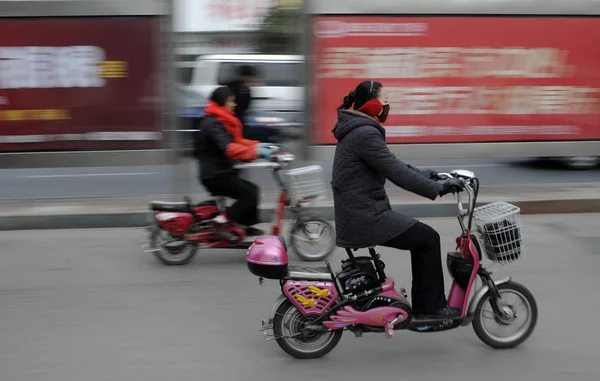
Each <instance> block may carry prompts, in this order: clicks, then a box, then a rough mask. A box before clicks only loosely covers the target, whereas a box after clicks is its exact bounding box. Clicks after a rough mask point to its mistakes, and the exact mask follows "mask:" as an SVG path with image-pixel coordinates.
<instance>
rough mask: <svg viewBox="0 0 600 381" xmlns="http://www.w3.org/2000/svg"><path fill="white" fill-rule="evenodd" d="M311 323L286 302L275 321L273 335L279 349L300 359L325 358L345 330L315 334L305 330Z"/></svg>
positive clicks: (280, 308) (278, 310) (280, 307)
mask: <svg viewBox="0 0 600 381" xmlns="http://www.w3.org/2000/svg"><path fill="white" fill-rule="evenodd" d="M307 324H310V321H309V320H308V319H307V318H306V317H305V316H304V315H302V314H301V313H300V311H298V309H297V308H296V307H295V306H294V305H293V304H292V303H291V302H290V301H289V300H286V301H284V302H283V303H282V304H281V306H279V308H278V309H277V312H276V314H275V317H274V319H273V334H274V335H275V338H276V340H277V344H279V347H281V349H283V350H284V351H285V352H286V353H287V354H289V355H290V356H293V357H295V358H298V359H316V358H319V357H323V356H325V355H326V354H327V353H329V352H331V350H333V348H335V346H336V345H337V344H338V343H339V342H340V339H341V338H342V334H343V333H344V331H343V330H341V329H338V330H335V331H331V330H330V331H324V332H314V331H307V330H303V328H304V327H305V326H306V325H307Z"/></svg>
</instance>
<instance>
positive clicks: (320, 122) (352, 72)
mask: <svg viewBox="0 0 600 381" xmlns="http://www.w3.org/2000/svg"><path fill="white" fill-rule="evenodd" d="M312 39H313V54H314V61H313V62H314V66H313V73H314V74H313V75H314V77H313V80H314V84H315V87H314V91H315V92H314V99H315V102H314V104H315V115H314V116H315V117H316V120H317V122H316V125H315V127H314V129H313V130H314V135H313V141H314V143H316V144H332V143H335V139H334V138H333V136H332V134H331V130H332V128H333V126H334V124H335V121H336V109H337V107H338V106H340V105H341V103H342V100H343V97H344V96H345V95H347V94H348V92H350V91H352V90H354V88H355V87H356V85H358V84H359V83H360V82H361V81H364V80H374V81H379V82H381V83H382V84H383V85H384V87H386V88H387V90H388V93H389V102H390V110H391V111H390V116H389V117H388V120H387V121H386V123H385V125H384V126H385V128H386V131H387V140H388V142H389V143H444V142H448V143H449V142H453V143H457V142H498V141H550V140H554V141H560V140H563V141H564V140H596V139H600V113H599V112H600V70H599V67H600V23H599V22H598V19H596V18H556V17H552V18H533V17H515V18H510V17H383V16H381V17H369V16H354V17H345V16H342V17H337V16H336V17H317V18H315V19H314V20H313V23H312Z"/></svg>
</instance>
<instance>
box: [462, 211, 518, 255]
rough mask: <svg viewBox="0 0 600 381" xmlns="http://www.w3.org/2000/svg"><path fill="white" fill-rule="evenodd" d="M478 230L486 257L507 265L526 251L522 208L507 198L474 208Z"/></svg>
mask: <svg viewBox="0 0 600 381" xmlns="http://www.w3.org/2000/svg"><path fill="white" fill-rule="evenodd" d="M473 223H474V225H475V233H476V236H477V238H478V239H479V242H480V243H481V250H482V251H483V252H484V253H485V256H486V257H487V258H488V259H489V260H491V261H493V262H496V263H500V264H507V263H510V262H514V261H516V260H518V259H520V258H521V257H522V256H523V253H524V247H523V236H522V234H521V209H520V208H519V207H517V206H515V205H512V204H509V203H506V202H504V201H498V202H493V203H490V204H487V205H483V206H479V207H477V208H475V210H474V211H473Z"/></svg>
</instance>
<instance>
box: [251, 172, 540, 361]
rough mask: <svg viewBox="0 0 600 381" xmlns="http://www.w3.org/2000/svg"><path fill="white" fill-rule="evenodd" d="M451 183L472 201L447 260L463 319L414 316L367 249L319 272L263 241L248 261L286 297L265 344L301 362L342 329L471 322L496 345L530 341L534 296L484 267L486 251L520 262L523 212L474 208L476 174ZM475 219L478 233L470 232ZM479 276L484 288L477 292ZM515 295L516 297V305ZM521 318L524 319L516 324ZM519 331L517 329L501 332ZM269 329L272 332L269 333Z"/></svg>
mask: <svg viewBox="0 0 600 381" xmlns="http://www.w3.org/2000/svg"><path fill="white" fill-rule="evenodd" d="M448 178H458V179H461V180H462V182H463V184H464V190H465V191H466V193H467V194H468V196H469V206H468V209H467V210H465V209H464V208H463V205H462V202H461V200H460V193H459V194H458V200H457V204H458V209H459V212H458V221H459V223H460V226H461V229H462V233H461V235H460V236H459V237H458V238H457V239H456V250H455V251H453V252H450V253H448V255H447V266H448V271H449V273H450V275H451V277H452V279H453V283H452V286H451V288H450V294H449V296H448V304H449V306H450V307H455V308H458V309H460V311H461V315H460V318H456V319H442V320H437V319H436V320H417V319H415V318H414V317H413V315H412V310H411V305H410V303H409V302H408V300H407V296H406V292H405V290H404V289H401V290H400V292H398V291H396V289H395V284H394V280H393V279H391V278H388V277H387V275H386V274H385V271H384V268H385V264H384V263H383V261H381V259H380V255H379V254H377V253H376V251H375V248H368V250H369V254H370V256H368V257H367V256H364V257H355V256H354V255H353V253H352V250H351V249H346V252H347V254H348V258H347V259H344V260H342V269H341V271H338V272H337V273H334V272H333V270H332V268H331V265H330V264H329V262H328V261H326V265H327V266H326V267H321V268H319V267H299V266H291V265H289V266H288V255H287V247H286V243H285V241H284V239H283V238H282V237H278V236H264V237H259V238H257V239H256V240H255V242H254V243H253V244H252V246H251V247H250V248H249V249H248V253H247V264H248V268H249V270H250V272H252V274H254V275H256V276H258V277H259V281H260V283H261V284H262V283H263V281H264V278H268V279H278V280H279V283H280V285H281V289H282V295H280V296H279V298H278V299H277V300H276V302H275V304H274V305H273V307H272V309H271V312H270V315H269V319H268V320H267V321H264V320H263V324H262V325H263V331H264V332H265V336H267V340H273V339H275V340H276V341H277V343H278V344H279V346H280V347H281V348H282V349H283V350H284V351H285V352H287V353H288V354H290V355H291V356H293V357H296V358H302V359H308V358H319V357H322V356H324V355H325V354H327V353H329V352H330V351H331V350H332V349H333V348H335V346H336V345H337V344H338V342H339V341H340V339H341V337H342V334H343V331H344V330H350V331H352V332H353V333H354V334H355V335H356V336H357V337H360V336H362V334H363V333H364V332H382V333H385V335H386V337H388V338H391V337H392V336H393V333H394V331H396V330H402V329H408V330H411V331H416V332H439V331H446V330H449V329H453V328H457V327H459V326H466V325H468V324H470V323H473V328H474V330H475V333H476V334H477V336H478V337H479V338H480V339H481V340H482V341H483V342H484V343H485V344H487V345H489V346H491V347H493V348H511V347H515V346H517V345H519V344H521V343H522V342H523V341H525V340H526V339H527V338H528V337H529V336H530V335H531V333H532V332H533V330H534V328H535V325H536V322H537V314H538V312H537V305H536V301H535V298H534V297H533V295H532V294H531V292H530V291H529V290H528V289H527V288H525V287H524V286H523V285H521V284H519V283H516V282H513V281H512V280H511V278H506V279H501V280H493V279H492V277H491V271H489V270H486V269H485V268H484V267H483V266H481V261H482V252H483V253H485V255H486V257H487V258H488V259H490V260H491V261H493V262H496V263H500V264H506V263H509V262H513V261H516V260H518V259H519V258H521V256H522V253H523V241H522V237H521V226H520V209H519V208H518V207H516V206H514V205H511V204H507V203H505V202H494V203H491V204H488V205H484V206H480V207H477V208H475V207H474V206H475V204H476V200H477V195H478V192H479V180H478V179H477V178H476V177H475V174H474V173H473V172H470V171H466V170H455V171H453V172H451V173H450V174H440V175H439V179H440V180H443V179H448ZM465 217H468V223H467V225H466V226H465V223H464V218H465ZM473 222H475V228H474V229H473V231H471V226H472V223H473ZM356 250H358V249H354V251H356ZM478 276H479V278H481V280H482V286H481V287H480V288H479V289H478V290H475V283H476V280H477V277H478ZM510 296H516V298H517V301H516V302H515V301H512V298H511V297H510ZM517 302H519V303H517ZM522 317H523V318H524V321H523V323H522V324H519V323H518V321H519V320H520V319H521V318H522ZM488 320H489V321H491V322H492V323H493V324H494V325H495V326H499V327H502V328H503V331H502V332H501V333H494V332H493V331H492V330H491V329H490V328H489V327H487V326H486V324H485V323H486V322H487V321H488ZM514 327H516V330H515V332H513V333H510V334H507V333H505V332H504V329H506V328H514ZM269 330H272V331H273V333H272V334H271V335H269V333H268V331H269Z"/></svg>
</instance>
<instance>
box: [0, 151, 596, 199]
mask: <svg viewBox="0 0 600 381" xmlns="http://www.w3.org/2000/svg"><path fill="white" fill-rule="evenodd" d="M410 163H411V164H412V165H415V166H419V167H429V168H434V169H437V170H439V171H450V170H452V169H455V168H463V169H469V170H472V171H474V172H475V173H477V175H478V176H479V178H480V179H481V183H482V185H504V184H515V185H519V184H534V183H570V182H588V181H600V168H599V169H596V170H590V171H572V170H566V169H562V168H560V167H556V166H549V165H538V163H536V162H534V161H532V160H531V159H507V160H498V159H494V160H491V159H488V160H485V159H478V160H475V159H469V160H467V159H463V160H415V161H411V162H410ZM309 164H314V163H309ZM316 164H321V165H322V166H323V168H324V170H325V176H326V178H327V179H326V180H327V181H329V179H330V178H331V163H330V162H320V163H316ZM197 176H198V169H197V165H196V163H195V162H193V161H192V160H186V161H184V162H182V164H180V165H178V166H176V167H170V166H160V167H159V166H152V167H99V168H48V169H3V170H0V199H34V198H46V197H59V198H70V197H76V198H78V197H113V196H117V197H118V196H140V195H152V194H170V193H178V194H200V193H204V192H205V191H204V188H203V187H202V186H201V185H200V184H199V183H198V180H197ZM248 176H249V179H251V180H252V181H254V182H256V183H257V184H260V186H261V188H262V190H263V191H265V192H269V191H275V190H276V189H277V186H276V184H275V182H274V181H273V179H272V178H271V175H270V174H269V173H268V172H267V171H265V170H264V169H252V170H251V172H249V173H248ZM388 187H390V188H393V187H394V185H393V184H388Z"/></svg>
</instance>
